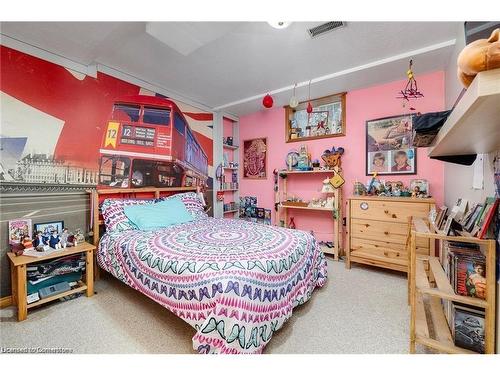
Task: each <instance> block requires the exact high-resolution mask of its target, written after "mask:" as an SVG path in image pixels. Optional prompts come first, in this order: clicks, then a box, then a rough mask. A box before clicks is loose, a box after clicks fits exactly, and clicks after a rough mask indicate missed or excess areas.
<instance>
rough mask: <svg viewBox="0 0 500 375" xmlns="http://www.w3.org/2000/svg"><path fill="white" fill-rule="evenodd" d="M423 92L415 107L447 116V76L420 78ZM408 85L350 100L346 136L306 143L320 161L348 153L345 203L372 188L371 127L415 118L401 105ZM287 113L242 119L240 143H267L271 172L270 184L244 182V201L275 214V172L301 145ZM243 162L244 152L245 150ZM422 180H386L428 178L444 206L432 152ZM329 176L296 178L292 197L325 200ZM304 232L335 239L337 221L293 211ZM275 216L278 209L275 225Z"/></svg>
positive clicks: (421, 156)
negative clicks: (339, 150)
mask: <svg viewBox="0 0 500 375" xmlns="http://www.w3.org/2000/svg"><path fill="white" fill-rule="evenodd" d="M417 80H418V85H419V89H420V90H421V91H422V92H423V93H424V95H425V96H424V97H423V98H421V99H419V100H418V101H416V102H415V103H414V105H415V107H416V109H417V110H418V111H420V112H422V113H425V112H432V111H441V110H444V106H445V104H444V72H442V71H439V72H434V73H429V74H425V75H418V76H417ZM405 84H406V81H403V80H401V81H396V82H390V83H387V84H384V85H379V86H374V87H368V88H364V89H360V90H354V91H351V92H349V93H348V94H347V98H346V123H347V128H346V136H345V137H337V138H327V139H319V140H313V141H308V142H305V144H306V145H307V147H308V150H309V152H310V153H311V155H312V158H313V159H315V158H318V159H320V155H321V154H322V153H323V151H324V150H325V149H329V148H331V147H332V146H335V147H339V146H342V147H344V149H345V153H344V155H343V157H342V168H343V173H344V178H345V180H346V183H345V184H344V186H343V195H344V198H346V197H349V196H350V195H351V194H352V187H353V183H354V181H356V180H358V181H362V182H364V183H366V181H367V180H368V178H369V177H368V176H366V175H365V149H366V146H365V135H366V132H365V127H366V125H365V122H366V121H367V120H370V119H376V118H380V117H387V116H394V115H400V114H404V113H407V112H409V110H408V109H407V108H408V107H407V108H406V109H405V108H403V107H402V104H401V100H398V99H395V96H396V93H397V92H398V91H399V90H401V88H402V87H404V85H405ZM284 117H285V113H284V109H283V108H274V109H270V110H263V111H260V112H257V113H253V114H250V115H247V116H244V117H242V118H240V142H239V144H241V145H242V144H243V140H245V139H251V138H258V137H267V142H268V146H269V148H268V170H267V176H268V177H267V179H266V180H248V179H243V178H241V180H240V196H246V195H251V196H257V198H258V205H259V207H265V208H272V207H273V205H274V192H273V184H274V182H273V175H272V172H273V169H275V168H277V169H283V168H285V167H286V166H285V156H286V154H287V152H288V151H289V150H291V149H293V148H295V149H296V148H298V147H299V145H300V144H301V143H300V142H296V143H285V125H284V122H285V119H284ZM240 152H241V160H243V150H242V149H241V151H240ZM417 172H418V173H417V174H416V175H407V176H401V175H399V176H384V177H381V179H385V180H394V179H397V180H401V181H403V182H404V183H405V184H408V183H409V181H410V180H411V179H414V178H425V179H427V180H428V181H429V185H430V191H431V194H432V195H433V196H434V198H435V199H436V202H437V204H439V205H440V204H442V203H443V191H444V189H443V163H442V162H439V161H436V160H431V159H429V158H428V157H427V150H426V149H422V148H421V149H418V151H417ZM324 177H325V176H320V175H317V176H316V175H300V176H299V175H294V176H293V177H291V178H289V179H288V192H289V193H293V194H295V195H297V196H298V197H301V198H304V199H309V198H312V197H314V196H320V191H321V181H322V178H324ZM290 215H291V216H293V217H294V218H295V223H296V224H297V227H298V228H299V229H305V230H310V229H314V231H315V233H316V234H317V238H319V239H322V240H327V239H331V237H330V238H329V236H327V235H326V233H332V219H331V218H330V216H329V215H330V214H329V213H328V212H319V211H299V210H293V211H290ZM274 220H275V212H274V208H273V223H274Z"/></svg>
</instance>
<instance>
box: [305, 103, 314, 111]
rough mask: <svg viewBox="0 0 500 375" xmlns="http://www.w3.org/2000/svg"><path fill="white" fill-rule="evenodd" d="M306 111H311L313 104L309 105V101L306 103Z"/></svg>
mask: <svg viewBox="0 0 500 375" xmlns="http://www.w3.org/2000/svg"><path fill="white" fill-rule="evenodd" d="M306 111H307V113H311V112H312V111H313V106H312V105H311V102H309V103H307V109H306Z"/></svg>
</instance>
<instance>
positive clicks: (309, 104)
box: [306, 80, 313, 113]
mask: <svg viewBox="0 0 500 375" xmlns="http://www.w3.org/2000/svg"><path fill="white" fill-rule="evenodd" d="M306 111H307V113H311V112H312V111H313V106H312V104H311V80H309V100H308V103H307V109H306Z"/></svg>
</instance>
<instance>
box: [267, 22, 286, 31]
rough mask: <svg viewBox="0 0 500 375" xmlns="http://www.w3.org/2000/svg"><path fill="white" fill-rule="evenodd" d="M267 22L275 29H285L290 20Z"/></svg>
mask: <svg viewBox="0 0 500 375" xmlns="http://www.w3.org/2000/svg"><path fill="white" fill-rule="evenodd" d="M268 24H269V25H271V26H272V27H274V28H275V29H286V28H287V27H288V26H290V24H291V22H283V21H278V22H268Z"/></svg>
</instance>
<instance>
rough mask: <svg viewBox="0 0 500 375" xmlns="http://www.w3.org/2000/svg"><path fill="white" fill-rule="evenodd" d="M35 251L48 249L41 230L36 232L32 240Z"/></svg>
mask: <svg viewBox="0 0 500 375" xmlns="http://www.w3.org/2000/svg"><path fill="white" fill-rule="evenodd" d="M33 246H35V249H36V251H45V250H48V249H49V245H48V241H47V239H46V238H45V237H44V236H43V234H42V232H41V231H38V232H36V237H35V240H34V241H33Z"/></svg>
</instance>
